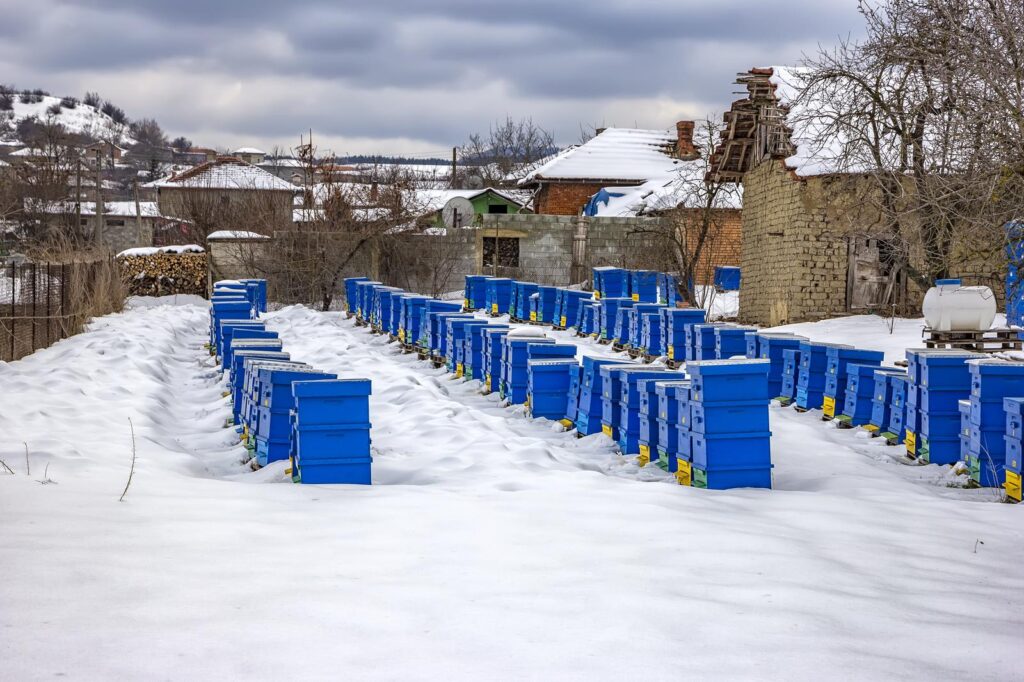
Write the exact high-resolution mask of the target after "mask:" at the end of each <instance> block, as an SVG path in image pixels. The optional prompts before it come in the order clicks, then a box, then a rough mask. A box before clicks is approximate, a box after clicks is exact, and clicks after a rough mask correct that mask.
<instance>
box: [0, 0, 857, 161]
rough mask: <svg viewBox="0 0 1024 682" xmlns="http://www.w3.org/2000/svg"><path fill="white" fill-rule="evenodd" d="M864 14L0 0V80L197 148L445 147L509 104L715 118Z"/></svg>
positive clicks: (564, 134)
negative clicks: (102, 109)
mask: <svg viewBox="0 0 1024 682" xmlns="http://www.w3.org/2000/svg"><path fill="white" fill-rule="evenodd" d="M859 25H860V22H859V20H858V17H857V13H856V1H855V0H767V1H765V0H515V1H512V2H500V3H499V2H491V1H490V0H369V1H366V0H364V1H361V2H355V1H352V0H331V1H327V0H285V1H284V2H282V1H281V0H274V1H271V0H172V1H170V2H169V1H168V0H132V1H130V2H129V1H117V0H80V1H78V2H61V1H60V0H0V82H4V83H10V84H14V85H16V86H18V87H21V88H25V87H28V88H37V87H39V88H43V89H46V90H49V91H51V92H53V94H55V95H64V94H71V95H76V96H82V95H83V94H84V93H85V92H86V91H89V90H95V91H97V92H99V93H100V94H101V95H102V96H103V97H105V98H107V99H110V100H112V101H113V102H114V103H115V104H117V105H119V106H120V107H122V108H123V109H124V110H125V111H126V112H127V113H128V115H129V116H130V117H132V118H142V117H152V118H156V119H157V120H158V121H160V123H161V125H162V126H163V127H164V129H165V130H166V131H167V132H168V133H169V134H170V135H171V136H175V135H182V134H183V135H186V136H188V137H189V138H191V139H192V140H194V141H195V142H196V143H197V144H202V145H204V146H218V147H235V146H239V145H243V144H245V145H256V146H261V147H263V148H266V149H271V148H273V147H274V146H281V147H285V148H286V147H292V146H294V145H295V144H296V143H297V142H298V137H299V135H300V134H301V133H303V132H305V131H307V130H309V129H312V130H313V132H314V135H315V136H316V141H317V143H318V146H319V147H320V148H321V149H322V150H324V149H330V150H332V151H334V152H336V153H339V154H345V153H377V152H379V153H395V154H410V155H430V154H434V155H437V156H444V155H445V154H446V152H445V151H444V150H445V149H450V148H451V146H452V145H455V144H460V143H461V142H462V141H463V140H465V138H466V136H467V134H469V133H471V132H474V131H481V130H486V128H487V127H488V125H489V124H490V123H491V122H493V121H494V120H496V119H498V118H504V117H505V116H506V115H511V116H513V117H515V118H518V117H523V116H532V117H533V119H534V121H536V122H537V123H539V124H541V125H543V126H545V127H547V128H549V129H551V130H553V131H554V132H555V134H556V137H557V139H558V141H559V142H562V143H569V142H572V141H574V140H575V139H576V138H577V137H578V136H579V130H580V124H581V123H582V124H590V125H606V126H612V125H618V126H640V127H658V128H663V127H669V126H671V125H672V124H673V123H674V122H675V121H676V120H679V119H682V118H692V117H699V116H703V115H705V114H707V113H710V112H720V111H722V110H723V109H724V108H726V107H727V106H728V104H729V102H730V101H731V100H732V99H734V96H733V93H734V92H735V86H733V84H732V81H733V78H734V77H735V74H736V72H738V71H742V70H746V69H747V68H749V67H751V66H755V65H770V64H779V63H791V62H793V61H795V60H797V59H799V58H800V56H801V54H802V53H804V52H808V51H814V50H816V49H817V46H818V45H819V44H825V45H828V44H832V43H834V42H835V40H836V39H837V37H839V36H841V35H842V36H846V35H850V34H853V35H856V33H857V31H858V29H859Z"/></svg>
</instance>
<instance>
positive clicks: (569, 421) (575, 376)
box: [562, 363, 583, 429]
mask: <svg viewBox="0 0 1024 682" xmlns="http://www.w3.org/2000/svg"><path fill="white" fill-rule="evenodd" d="M582 386H583V365H582V364H581V363H577V365H576V369H575V370H573V371H572V372H570V374H569V404H568V405H567V406H566V408H565V419H563V420H562V424H563V425H564V426H565V427H566V428H567V429H572V428H575V427H576V417H578V416H579V412H580V388H581V387H582Z"/></svg>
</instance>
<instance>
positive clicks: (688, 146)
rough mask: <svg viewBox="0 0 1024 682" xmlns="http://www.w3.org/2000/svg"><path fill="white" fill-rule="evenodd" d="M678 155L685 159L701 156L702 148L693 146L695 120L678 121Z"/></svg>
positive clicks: (690, 159)
mask: <svg viewBox="0 0 1024 682" xmlns="http://www.w3.org/2000/svg"><path fill="white" fill-rule="evenodd" d="M676 155H677V156H678V157H679V158H680V159H682V160H683V161H693V160H694V159H698V158H700V150H698V149H697V148H696V147H695V146H693V121H679V122H678V123H676Z"/></svg>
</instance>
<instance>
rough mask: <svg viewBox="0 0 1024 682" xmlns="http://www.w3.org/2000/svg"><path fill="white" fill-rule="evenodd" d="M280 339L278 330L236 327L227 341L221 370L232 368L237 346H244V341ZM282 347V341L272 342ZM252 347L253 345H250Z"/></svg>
mask: <svg viewBox="0 0 1024 682" xmlns="http://www.w3.org/2000/svg"><path fill="white" fill-rule="evenodd" d="M275 340H278V335H277V332H275V331H268V330H266V329H260V328H258V327H235V328H234V329H233V330H232V331H231V338H230V339H228V340H227V341H226V345H225V347H224V355H223V358H222V360H221V366H220V368H221V371H227V370H228V369H230V368H231V358H232V356H233V354H234V352H235V350H236V349H237V348H242V347H243V342H244V341H275ZM270 345H275V346H277V347H280V345H281V344H280V343H277V344H270ZM250 347H251V346H250Z"/></svg>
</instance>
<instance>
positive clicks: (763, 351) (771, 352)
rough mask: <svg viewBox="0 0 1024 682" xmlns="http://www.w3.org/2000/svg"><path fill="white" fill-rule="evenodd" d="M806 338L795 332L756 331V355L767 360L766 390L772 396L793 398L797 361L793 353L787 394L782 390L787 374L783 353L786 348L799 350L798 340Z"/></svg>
mask: <svg viewBox="0 0 1024 682" xmlns="http://www.w3.org/2000/svg"><path fill="white" fill-rule="evenodd" d="M806 340H807V339H806V338H804V337H803V336H796V335H795V334H779V333H771V332H758V333H757V351H758V354H757V356H756V357H759V358H761V359H762V360H767V361H768V392H769V394H771V395H772V396H773V397H775V396H781V397H785V398H793V397H794V396H795V395H796V367H797V364H796V363H798V361H797V359H796V356H795V354H794V356H793V362H794V364H793V366H792V368H791V369H792V371H791V372H790V373H789V376H791V377H792V382H793V383H792V385H791V386H789V387H788V388H789V390H790V392H789V394H788V395H787V394H786V393H785V391H784V390H783V382H784V381H785V378H786V376H787V374H786V357H785V355H783V353H784V352H785V351H786V350H792V351H799V350H800V342H801V341H806Z"/></svg>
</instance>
